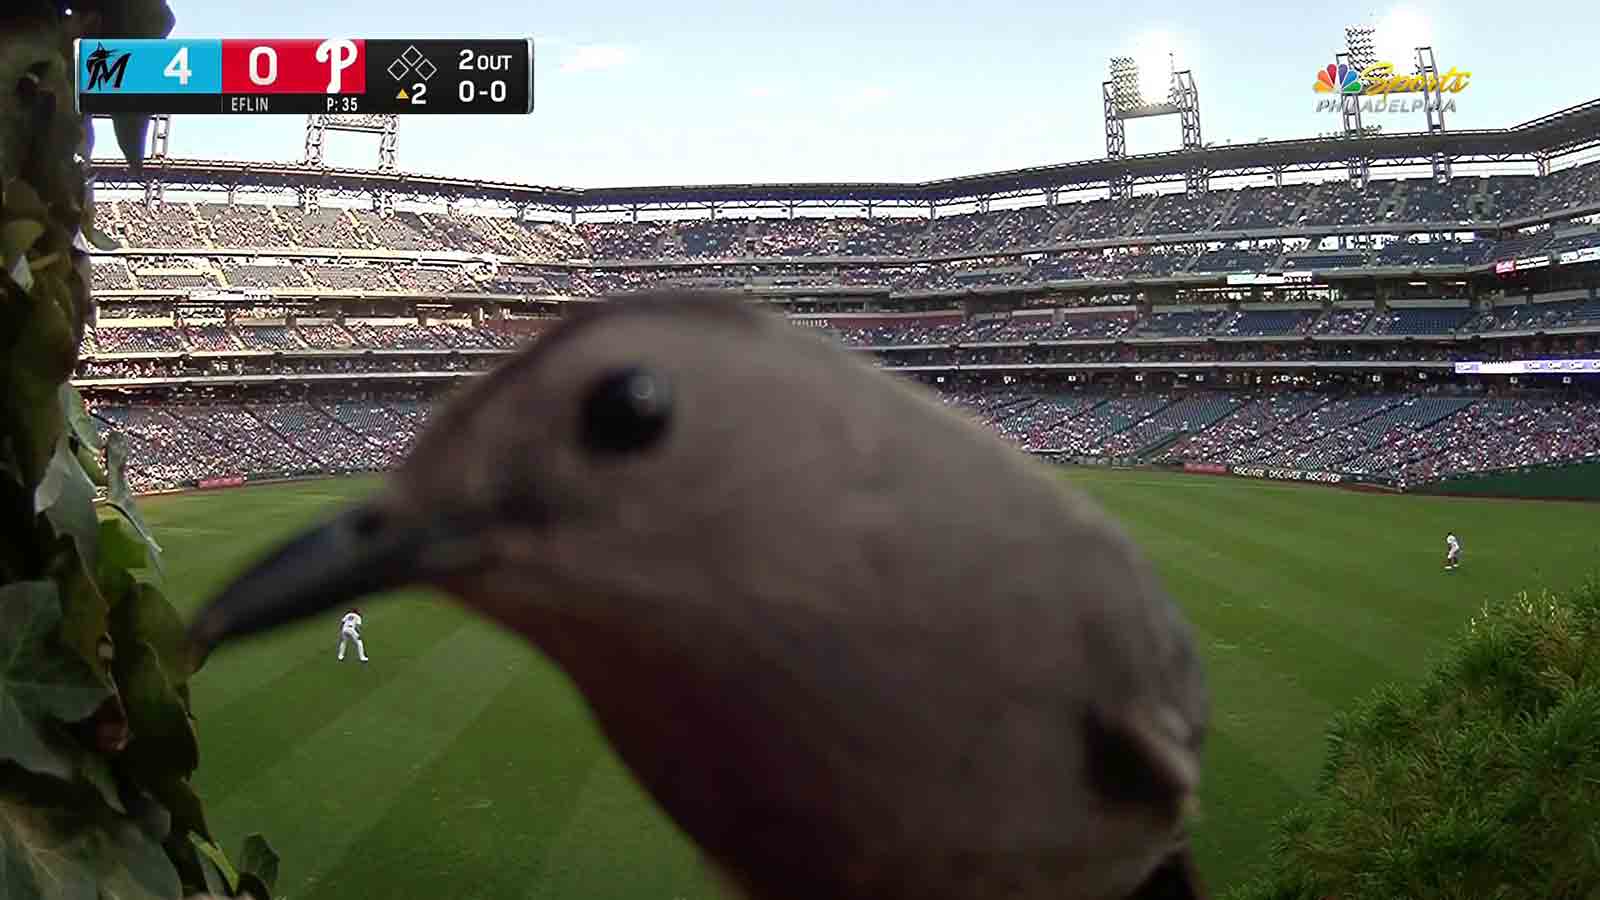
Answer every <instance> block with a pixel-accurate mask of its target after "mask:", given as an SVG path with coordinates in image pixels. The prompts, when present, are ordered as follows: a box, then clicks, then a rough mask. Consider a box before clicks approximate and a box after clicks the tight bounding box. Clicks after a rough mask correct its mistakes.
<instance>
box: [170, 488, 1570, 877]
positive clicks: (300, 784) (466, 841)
mask: <svg viewBox="0 0 1600 900" xmlns="http://www.w3.org/2000/svg"><path fill="white" fill-rule="evenodd" d="M1063 477H1066V478H1068V479H1070V480H1071V481H1072V482H1074V483H1075V484H1077V485H1078V486H1079V487H1081V488H1083V489H1085V490H1087V491H1088V492H1089V493H1091V494H1093V495H1094V496H1095V497H1096V498H1098V499H1099V500H1100V502H1101V503H1103V504H1104V505H1105V506H1106V507H1107V508H1108V509H1109V510H1111V512H1112V513H1113V514H1115V515H1116V516H1117V517H1118V518H1119V519H1120V520H1121V521H1122V522H1123V524H1124V526H1125V527H1126V528H1127V529H1128V530H1129V532H1130V533H1131V534H1132V535H1133V536H1134V537H1135V538H1136V539H1137V540H1138V541H1139V542H1140V543H1141V544H1142V545H1143V546H1144V548H1145V549H1146V552H1148V553H1149V554H1150V555H1151V556H1152V557H1153V558H1154V559H1155V561H1156V562H1157V565H1158V567H1159V569H1160V572H1161V574H1162V576H1163V578H1164V579H1165V581H1166V583H1167V586H1168V587H1169V588H1170V590H1171V591H1172V593H1173V594H1174V595H1175V596H1176V597H1177V598H1178V599H1179V601H1180V602H1181V604H1182V605H1183V607H1184V609H1185V610H1186V611H1187V613H1188V616H1189V618H1190V620H1191V621H1192V622H1193V623H1194V625H1195V627H1196V629H1197V632H1198V638H1199V641H1200V643H1201V646H1202V648H1203V651H1204V654H1205V657H1206V661H1207V667H1208V674H1209V677H1210V683H1211V688H1212V693H1213V695H1214V702H1215V710H1214V715H1213V727H1212V732H1211V736H1210V742H1209V749H1208V753H1207V762H1206V773H1205V781H1204V784H1203V797H1202V807H1201V815H1202V819H1201V821H1200V823H1199V824H1198V826H1197V831H1196V841H1197V843H1198V845H1199V852H1200V857H1201V863H1202V869H1203V871H1204V872H1205V873H1206V876H1207V880H1208V881H1209V882H1210V883H1211V884H1213V885H1215V886H1218V887H1221V886H1225V885H1226V884H1228V883H1230V882H1232V881H1235V880H1236V879H1238V878H1239V877H1241V876H1242V875H1244V874H1246V873H1247V872H1249V871H1250V868H1251V867H1252V866H1253V865H1255V864H1257V863H1258V862H1259V861H1260V860H1261V859H1262V858H1263V856H1264V846H1265V843H1266V842H1267V841H1268V840H1270V836H1271V833H1272V823H1273V821H1274V819H1275V818H1276V817H1277V816H1279V815H1280V814H1281V813H1282V812H1283V811H1285V810H1286V809H1287V808H1288V807H1289V806H1290V805H1291V804H1293V803H1294V802H1295V801H1296V798H1297V797H1300V796H1303V795H1304V792H1306V791H1308V790H1309V789H1310V787H1311V785H1312V783H1313V779H1314V777H1315V775H1316V772H1317V769H1318V766H1319V764H1320V762H1321V760H1322V755H1323V744H1322V741H1323V731H1324V728H1325V726H1326V724H1327V722H1328V718H1329V716H1330V715H1331V714H1333V713H1334V712H1336V711H1338V710H1340V709H1342V708H1344V707H1346V706H1347V705H1348V704H1349V703H1350V702H1351V701H1352V700H1353V699H1354V698H1356V697H1358V696H1360V695H1362V694H1364V693H1366V692H1368V691H1369V690H1371V689H1372V688H1374V687H1375V686H1377V685H1379V684H1381V683H1384V682H1390V681H1397V682H1402V683H1405V682H1411V681H1415V680H1417V679H1419V678H1420V676H1421V675H1422V673H1424V672H1425V671H1426V670H1427V667H1428V665H1429V659H1430V655H1431V654H1432V653H1434V652H1436V651H1437V650H1438V649H1439V648H1440V647H1441V646H1442V644H1443V642H1445V641H1447V640H1448V639H1449V638H1450V637H1452V636H1453V635H1454V634H1455V633H1456V632H1457V631H1459V629H1460V628H1461V627H1462V626H1463V625H1464V624H1465V622H1466V620H1467V618H1468V617H1469V616H1470V615H1471V614H1472V613H1473V612H1474V611H1475V610H1476V609H1477V608H1478V607H1479V606H1480V605H1481V603H1482V602H1483V601H1484V599H1485V598H1488V597H1492V596H1505V595H1508V594H1511V593H1514V592H1516V591H1519V590H1537V589H1539V588H1543V587H1549V588H1554V589H1562V588H1567V587H1570V586H1572V585H1575V584H1576V583H1578V582H1579V581H1580V580H1581V579H1582V577H1583V576H1584V574H1585V573H1586V572H1587V571H1592V570H1593V567H1594V566H1596V565H1597V563H1596V561H1597V560H1600V527H1597V525H1600V507H1596V506H1595V505H1592V504H1590V505H1583V504H1567V503H1541V502H1516V501H1503V500H1463V499H1448V498H1426V497H1412V496H1391V495H1375V494H1358V493H1351V492H1346V491H1340V490H1335V489H1329V488H1322V487H1311V486H1300V485H1287V484H1277V483H1269V482H1259V481H1247V480H1241V479H1232V478H1219V477H1206V476H1185V475H1168V474H1156V473H1147V472H1118V471H1088V470H1073V471H1067V472H1064V473H1063ZM375 483H376V482H375V480H374V479H370V478H353V479H344V480H333V481H310V482H298V483H290V484H279V485H266V486H259V487H246V488H238V489H231V490H224V491H215V492H201V493H193V494H183V495H172V496H163V497H151V498H147V499H146V500H145V501H144V504H143V505H144V509H145V512H146V516H147V517H148V518H149V520H150V522H151V524H152V526H153V527H154V528H155V529H156V533H157V537H158V539H159V540H160V541H161V543H162V545H163V547H164V549H165V551H166V561H167V567H168V577H169V578H170V579H171V584H172V585H173V588H174V595H175V599H176V600H177V602H178V603H179V604H180V607H181V608H182V609H183V610H184V611H185V612H186V613H187V612H189V611H192V610H193V609H195V608H196V607H198V606H199V605H200V604H201V603H202V602H203V601H204V600H205V599H206V598H208V597H209V595H210V594H211V592H213V591H214V590H215V589H216V588H217V587H219V586H220V585H221V584H222V583H223V582H224V581H225V580H226V579H227V578H228V577H229V576H230V575H232V574H233V573H235V572H237V571H238V570H239V568H240V567H241V566H242V565H244V564H246V563H247V562H249V561H250V560H251V559H252V558H254V557H255V556H257V555H259V554H261V553H263V552H265V551H266V550H267V549H268V548H269V547H270V546H271V545H272V544H273V543H274V542H275V541H277V540H278V539H280V538H283V537H285V536H287V535H289V534H290V533H292V532H293V531H295V530H296V529H297V528H298V527H300V526H303V525H305V524H309V523H310V522H312V521H314V520H316V519H318V518H320V517H323V516H326V515H329V514H331V513H332V511H333V510H334V509H335V508H336V507H337V506H338V505H339V504H340V503H341V502H342V501H345V500H348V499H351V498H354V497H358V496H360V495H362V494H364V493H366V492H367V491H370V490H371V489H372V488H373V486H374V485H375ZM1451 530H1453V531H1455V533H1456V534H1457V535H1459V536H1460V537H1461V541H1462V545H1463V551H1464V552H1463V561H1464V562H1463V565H1462V567H1461V568H1460V570H1458V571H1455V572H1449V573H1446V572H1444V571H1442V566H1441V563H1442V557H1443V552H1444V535H1445V533H1446V532H1447V531H1451ZM362 611H363V614H364V615H365V618H366V625H365V628H364V630H363V631H364V636H365V639H366V643H367V650H368V652H369V654H370V655H371V660H372V661H371V662H370V663H368V664H366V665H362V664H361V663H358V662H356V661H355V660H354V654H353V653H352V654H350V656H349V657H347V658H346V660H345V661H344V662H343V663H340V662H336V661H335V658H334V655H335V650H336V646H337V638H338V635H337V625H336V622H337V618H338V613H337V612H330V613H329V614H328V615H327V616H325V617H323V618H322V619H320V620H317V621H315V622H311V623H307V624H304V625H301V626H298V627H295V628H291V629H286V630H284V631H283V632H281V633H276V634H273V635H270V636H268V637H264V638H261V639H258V640H253V641H251V642H249V643H247V644H242V645H240V646H239V647H238V648H237V649H229V650H228V651H225V652H222V653H219V654H218V655H217V656H215V657H214V658H213V659H211V660H210V661H209V662H208V664H207V666H206V668H205V670H204V671H202V672H201V673H200V674H199V675H198V676H197V677H196V679H195V681H194V685H193V694H194V706H195V714H196V717H197V719H198V730H199V733H200V741H201V764H200V770H199V772H198V773H197V775H196V781H197V783H198V786H199V788H200V790H201V793H202V796H203V797H204V799H205V800H206V802H207V804H208V810H209V818H210V822H211V826H212V830H213V831H214V832H215V833H216V834H217V836H218V838H219V839H221V840H222V841H223V842H224V843H225V844H226V845H227V846H228V847H229V848H235V847H237V846H238V842H239V841H240V840H241V839H242V838H243V836H244V835H245V834H246V833H248V832H251V831H261V832H264V833H265V834H266V835H267V836H268V838H269V839H270V840H271V841H272V843H273V844H274V845H275V846H276V847H277V849H278V850H279V852H280V853H281V854H282V856H283V869H282V876H281V879H280V882H279V890H280V891H281V892H282V893H283V894H284V895H285V896H287V897H289V898H291V900H335V898H345V900H348V898H355V897H383V898H387V900H409V898H416V900H424V898H427V900H434V898H452V900H475V898H482V900H490V898H494V900H505V898H530V900H531V898H550V900H555V898H561V900H569V898H577V897H582V898H584V900H647V898H648V900H680V898H681V900H699V898H710V897H714V896H717V891H718V888H717V886H716V882H715V881H714V879H712V878H709V877H707V876H706V875H705V874H704V872H703V871H702V868H701V865H700V863H699V860H698V859H697V856H696V852H695V850H694V849H693V848H692V847H691V846H690V845H689V844H688V843H687V841H686V840H685V839H683V838H682V837H681V836H680V835H679V834H678V833H677V832H676V830H675V829H674V827H673V826H672V825H671V823H670V822H668V821H667V820H666V819H665V818H664V817H663V816H662V815H661V814H660V813H658V812H657V811H656V810H655V808H654V807H653V806H652V804H651V803H650V801H649V800H648V798H646V797H645V796H644V795H643V794H642V793H641V792H640V791H639V789H638V788H637V787H636V786H635V785H634V784H633V783H632V781H631V779H630V777H629V776H628V774H627V772H626V771H625V770H624V769H622V768H621V766H620V765H619V764H618V763H617V762H616V760H615V759H614V758H613V757H612V756H611V754H610V752H609V751H608V749H607V748H606V746H605V744H604V742H603V741H602V739H601V738H600V737H599V735H598V733H597V732H596V731H595V729H594V727H593V725H592V724H591V722H590V720H589V718H588V713H587V711H586V710H585V708H584V706H583V704H582V702H581V701H580V700H579V699H578V697H577V695H576V694H575V693H574V692H573V690H572V689H571V687H570V686H569V685H568V684H567V683H566V681H565V680H564V678H563V677H562V676H561V675H560V673H558V672H556V671H555V670H554V669H552V668H551V667H550V666H549V665H548V664H547V663H546V662H545V661H544V660H542V659H541V658H540V657H539V655H538V654H537V653H536V652H535V651H533V650H532V649H530V648H529V647H527V646H526V645H524V644H523V643H521V642H520V641H519V640H517V639H515V638H512V637H511V636H509V635H507V634H505V633H502V632H500V631H499V630H497V629H496V628H495V627H493V626H491V625H489V624H487V623H485V622H483V621H480V620H478V619H476V618H475V617H473V616H471V615H469V614H467V613H465V612H463V611H461V610H460V609H459V608H457V607H456V606H454V605H453V604H451V603H450V602H449V601H448V600H446V599H445V598H442V597H437V596H432V595H426V594H421V593H408V594H401V595H395V596H394V597H392V598H386V599H383V600H375V601H374V602H372V603H371V604H369V605H364V607H363V610H362Z"/></svg>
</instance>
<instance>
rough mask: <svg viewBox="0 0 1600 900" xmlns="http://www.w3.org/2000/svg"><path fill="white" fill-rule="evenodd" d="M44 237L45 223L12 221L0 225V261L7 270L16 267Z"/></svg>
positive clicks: (25, 220) (21, 220)
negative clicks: (18, 261)
mask: <svg viewBox="0 0 1600 900" xmlns="http://www.w3.org/2000/svg"><path fill="white" fill-rule="evenodd" d="M43 236H44V223H43V222H38V221H35V220H33V219H12V220H11V221H9V222H6V223H5V224H4V225H0V260H3V261H4V262H5V266H6V268H7V269H9V268H11V267H12V266H14V265H16V263H17V260H19V259H22V258H23V257H24V256H26V255H27V254H28V251H29V250H31V249H32V248H33V245H34V244H35V243H37V242H38V240H39V238H41V237H43Z"/></svg>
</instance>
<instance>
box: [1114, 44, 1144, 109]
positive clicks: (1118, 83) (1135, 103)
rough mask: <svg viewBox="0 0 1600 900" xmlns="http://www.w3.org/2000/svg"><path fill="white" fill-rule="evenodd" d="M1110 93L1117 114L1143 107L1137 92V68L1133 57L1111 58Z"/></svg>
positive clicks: (1140, 94)
mask: <svg viewBox="0 0 1600 900" xmlns="http://www.w3.org/2000/svg"><path fill="white" fill-rule="evenodd" d="M1111 93H1112V98H1113V99H1114V100H1115V102H1116V106H1117V111H1118V112H1119V113H1120V112H1124V111H1126V110H1130V109H1137V108H1138V107H1140V106H1143V105H1144V97H1143V94H1142V93H1141V92H1140V90H1139V66H1138V64H1137V63H1135V62H1134V61H1133V57H1131V56H1113V57H1111Z"/></svg>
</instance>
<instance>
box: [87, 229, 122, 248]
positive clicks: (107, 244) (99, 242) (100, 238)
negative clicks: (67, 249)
mask: <svg viewBox="0 0 1600 900" xmlns="http://www.w3.org/2000/svg"><path fill="white" fill-rule="evenodd" d="M83 239H84V240H86V241H88V242H89V245H90V246H91V247H94V248H95V249H96V250H121V249H122V242H121V241H119V240H117V239H116V238H114V237H112V236H111V235H109V234H106V233H105V232H104V231H101V230H100V229H99V228H96V227H95V226H93V225H90V226H88V227H87V228H85V229H83Z"/></svg>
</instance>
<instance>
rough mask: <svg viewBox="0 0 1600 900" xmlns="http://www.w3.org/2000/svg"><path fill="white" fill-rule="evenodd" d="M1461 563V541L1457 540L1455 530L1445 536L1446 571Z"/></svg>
mask: <svg viewBox="0 0 1600 900" xmlns="http://www.w3.org/2000/svg"><path fill="white" fill-rule="evenodd" d="M1459 565H1461V542H1460V541H1458V540H1456V535H1455V532H1453V531H1452V532H1450V533H1449V534H1447V535H1445V536H1444V568H1445V571H1449V570H1451V569H1454V568H1455V567H1456V566H1459Z"/></svg>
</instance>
